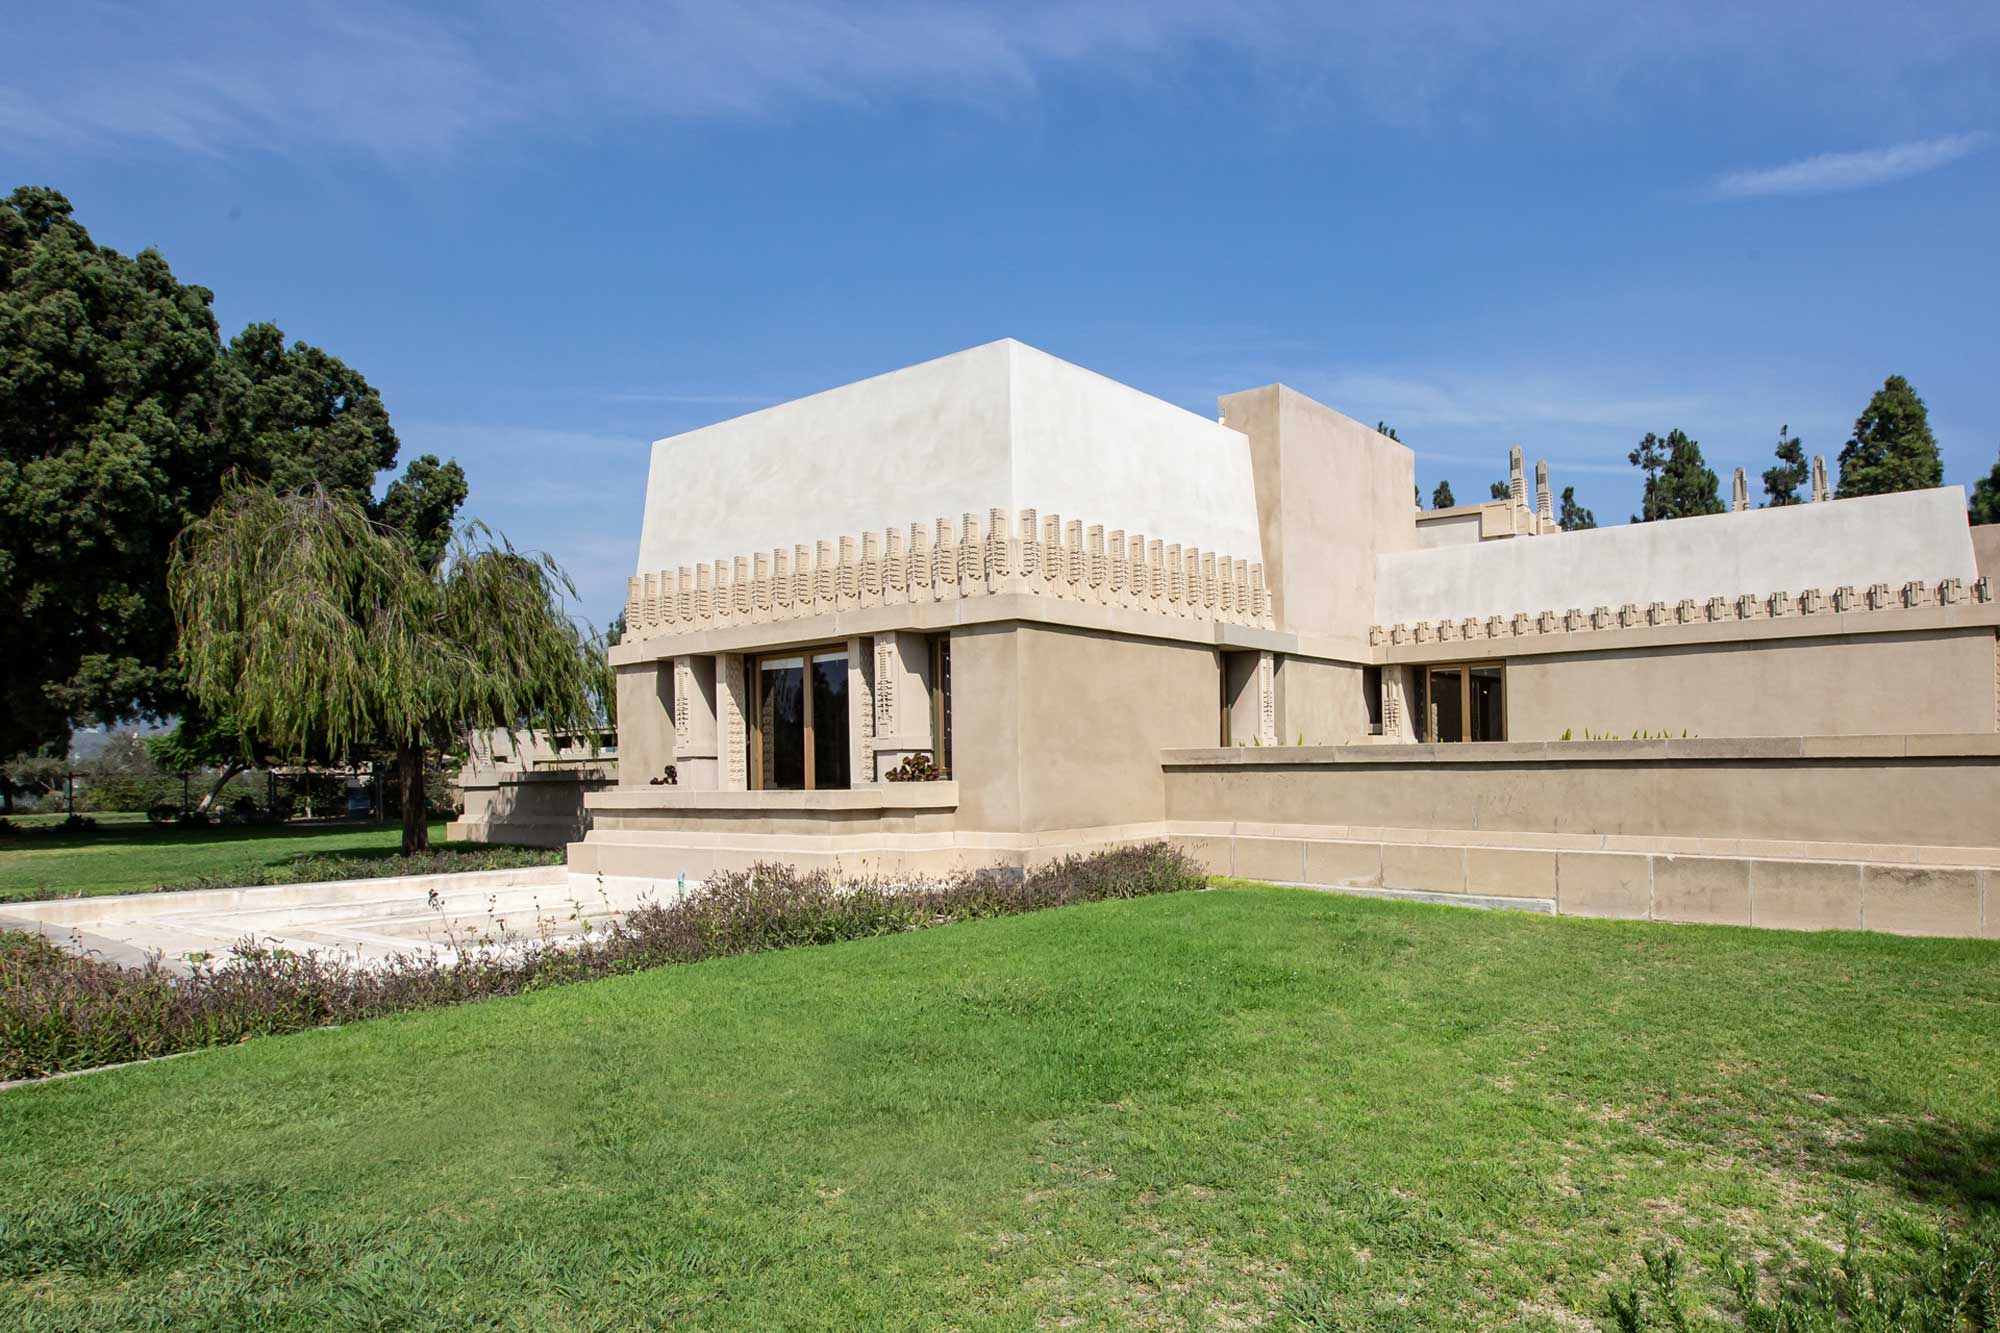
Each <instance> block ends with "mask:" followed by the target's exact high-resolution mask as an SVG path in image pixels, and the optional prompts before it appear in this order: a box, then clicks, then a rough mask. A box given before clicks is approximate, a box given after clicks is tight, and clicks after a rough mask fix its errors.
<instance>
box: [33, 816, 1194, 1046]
mask: <svg viewBox="0 0 2000 1333" xmlns="http://www.w3.org/2000/svg"><path fill="white" fill-rule="evenodd" d="M1204 882H1205V881H1204V879H1203V877H1202V874H1201V872H1200V871H1199V870H1198V869H1196V868H1195V866H1194V865H1193V863H1192V862H1190V861H1189V860H1188V859H1187V858H1186V856H1184V855H1183V854H1182V853H1181V852H1179V851H1178V850H1176V849H1174V848H1172V847H1170V846H1168V845H1167V844H1165V843H1154V844H1150V845H1147V846H1142V847H1127V848H1119V849H1116V850H1113V851H1106V852H1099V853H1096V854H1094V855H1091V856H1072V857H1068V858H1066V859H1064V860H1061V861H1057V862H1053V863H1051V864H1049V865H1046V866H1043V867H1041V868H1039V869H1037V870H1034V871H1031V872H1029V873H1027V874H1025V875H996V874H973V873H961V874H958V875H954V876H952V877H950V878H948V879H944V880H939V881H936V882H930V883H916V884H902V883H895V882H891V881H886V880H879V879H876V880H865V881H862V882H860V883H854V884H847V883H843V882H842V881H841V880H839V879H837V878H835V876H834V875H832V874H830V873H828V872H827V871H824V870H820V871H812V872H800V871H798V870H794V869H792V868H790V867H788V866H771V865H760V866H757V867H755V868H753V869H751V870H749V871H745V872H740V873H734V874H725V875H717V876H715V877H714V878H712V879H711V880H709V881H708V882H707V883H706V884H705V885H703V886H702V887H701V888H699V889H696V890H695V891H693V892H692V893H690V894H688V895H686V896H685V897H682V898H679V899H676V900H674V901H672V902H667V903H651V904H646V905H643V906H640V907H638V908H636V909H634V910H633V911H632V912H630V913H628V914H627V915H626V917H625V919H624V920H622V921H620V922H617V923H616V924H614V925H612V926H611V927H609V929H607V930H606V931H605V932H604V933H603V934H601V935H593V936H587V937H585V938H584V939H582V940H580V941H574V942H568V943H562V942H557V941H554V940H551V939H546V938H544V939H540V940H532V941H527V942H525V943H523V942H516V941H502V943H506V944H508V945H509V946H510V947H506V948H470V949H461V950H459V951H458V952H456V953H455V954H453V955H452V956H450V957H445V956H443V955H441V954H439V953H437V952H435V951H433V952H431V953H427V954H405V955H400V956H398V957H396V958H392V959H390V960H388V961H387V962H385V963H380V964H375V965H370V966H362V965H357V964H355V963H353V962H351V961H348V960H347V959H345V958H343V957H338V956H326V955H321V954H317V953H303V954H301V953H290V952H286V951H283V950H274V949H267V948H263V947H260V946H257V945H255V944H252V943H245V944H242V945H238V946H237V947H236V949H234V950H233V951H232V953H231V956H230V957H229V958H227V959H224V960H220V961H208V962H202V963H198V964H196V965H195V967H194V969H193V970H192V972H190V973H188V974H187V975H176V974H175V973H173V972H171V971H169V970H168V969H166V968H165V967H163V966H162V965H161V964H160V962H159V960H157V959H155V960H153V961H152V962H150V963H148V964H147V965H146V966H145V967H143V968H126V967H118V966H115V965H113V964H110V963H106V962H103V961H102V960H99V959H95V958H89V957H80V956H78V955H77V954H75V953H73V952H71V951H69V950H67V949H63V948H61V947H59V946H57V945H54V944H51V943H50V942H48V941H47V940H44V939H42V938H41V937H39V936H33V935H21V934H13V935H7V934H0V1079H4V1078H23V1077H32V1076H39V1075H44V1074H53V1073H58V1072H61V1071H63V1070H69V1069H83V1068H88V1067H89V1066H92V1065H102V1064H112V1063H116V1062H118V1061H121V1060H137V1059H145V1058H149V1057H152V1056H159V1055H167V1054H170V1053H172V1052H174V1051H185V1050H193V1049H195V1048H197V1047H201V1046H215V1045H225V1044H228V1043H232V1042H238V1041H243V1040H245V1039H247V1038H250V1037H257V1036H263V1035H266V1034H270V1033H278V1032H296V1031H299V1030H300V1029H303V1028H309V1027H319V1026H323V1025H325V1024H329V1023H345V1022H351V1021H353V1020H356V1019H363V1018H372V1017H375V1016H377V1015H381V1014H390V1013H397V1012H400V1011H403V1010H409V1009H426V1008H431V1007H434V1006H437V1005H446V1004H457V1003H461V1002H463V1001H466V1000H478V999H485V998H487V997H489V996H496V995H512V994H518V993H520V992H522V991H527V990H533V989H539V988H541V987H544V986H551V985H559V984H562V983H565V982H571V981H586V980H590V979H592V978H595V977H603V976H610V975H613V974H615V973H625V972H633V971H638V970H640V969H644V968H652V967H659V966H663V965H665V964H670V963H691V962H696V961H699V960H701V959H705V958H719V957H725V956H729V955H733V954H743V953H755V952H758V951H761V950H765V949H785V948H791V947H794V946H797V945H805V944H826V943H831V942H833V941H835V940H851V939H863V938H867V937H869V936H873V935H890V934H896V933H899V932H902V931H906V930H917V929H921V928H923V927H926V926H936V925H943V924H946V923H947V922H952V921H969V920H977V919H980V918H984V917H994V916H1005V915H1010V914H1013V913H1017V912H1031V911H1036V910H1038V909H1041V908H1044V907H1062V906H1066V905H1069V904H1073V903H1086V902H1099V901H1105V900H1109V899H1123V898H1138V897H1143V896H1146V895H1150V894H1156V893H1172V892H1176V891H1180V890H1187V889H1197V888H1200V887H1202V885H1203V883H1204ZM482 943H484V942H482Z"/></svg>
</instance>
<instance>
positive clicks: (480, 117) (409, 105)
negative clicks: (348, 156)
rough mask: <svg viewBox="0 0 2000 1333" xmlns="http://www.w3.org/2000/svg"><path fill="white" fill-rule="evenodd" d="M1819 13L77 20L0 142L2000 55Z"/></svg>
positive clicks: (1133, 10) (384, 146)
mask: <svg viewBox="0 0 2000 1333" xmlns="http://www.w3.org/2000/svg"><path fill="white" fill-rule="evenodd" d="M1828 4H1829V0H1767V2H1766V3H1764V4H1760V5H1755V6H1743V5H1741V4H1739V3H1734V2H1733V0H1688V3H1687V4H1684V5H1682V6H1676V7H1674V8H1673V9H1672V10H1671V11H1667V10H1661V11H1659V12H1654V11H1652V10H1648V9H1646V8H1644V7H1628V8H1627V9H1625V10H1621V11H1618V12H1617V13H1615V14H1611V13H1607V12H1606V11H1605V10H1604V9H1603V7H1602V6H1600V5H1596V4H1592V3H1590V0H1519V3H1516V4H1511V5H1506V6H1490V5H1479V4H1472V3H1428V4H1415V5H1413V4H1409V3H1406V0H1347V2H1346V3H1342V4H1338V5H1328V4H1325V3H1323V2H1321V0H1253V2H1251V3H1245V4H1241V5H1230V6H1222V5H1215V4H1213V3H1211V2H1210V0H848V2H847V3H813V2H812V0H574V3H571V4H566V5H563V6H560V7H550V6H547V5H541V4H534V3H530V0H465V3H463V4H460V5H457V6H451V7H438V8H436V9H430V10H421V9H418V8H416V7H415V6H412V5H409V4H407V3H400V2H399V0H295V2H294V3H290V4H283V5H263V6H254V5H253V6H249V7H241V6H239V7H234V8H223V7H218V6H213V5H193V6H188V5H182V6H162V5H157V4H144V3H129V2H127V0H71V2H70V3H68V4H64V5H45V6H40V7H38V8H36V9H34V10H33V11H32V12H24V13H23V15H22V16H21V17H20V19H19V21H17V22H13V23H11V24H10V25H9V31H8V37H9V43H10V45H9V52H10V54H12V55H14V56H15V60H14V61H13V62H12V64H11V66H10V70H9V79H8V82H7V84H6V86H5V87H4V88H0V141H4V142H6V143H7V144H8V145H9V146H10V147H13V148H16V149H24V150H25V149H42V150H47V149H55V150H59V151H75V150H77V149H79V148H102V147H105V146H107V145H125V144H133V143H137V144H162V143H164V144H167V145H171V146H173V147H175V148H179V149H183V150H186V151H190V152H196V153H204V154H222V153H227V152H232V151H239V150H245V149H248V150H254V151H265V152H272V153H280V154H286V155H297V156H307V155H311V154H315V153H321V152H325V151H327V150H329V149H331V150H337V151H342V152H360V153H366V154H373V155H377V156H380V157H383V158H388V159H399V160H408V159H418V160H422V159H428V158H436V157H439V156H443V155H448V154H451V153H454V152H456V151H458V150H460V149H461V148H463V147H464V146H465V145H467V144H468V143H469V142H471V141H474V140H476V139H479V138H481V137H484V136H491V135H494V134H498V133H535V134H556V135H561V134H569V133H575V132H577V131H578V130H579V129H580V128H587V127H589V126H595V125H601V124H602V123H604V122H606V121H608V120H631V119H667V120H701V119H713V118H718V117H734V118H746V117H747V118H757V117H769V116H780V115H785V114H788V113H791V112H793V111H795V110H797V109H798V108H801V107H812V106H815V105H820V106H824V105H835V106H854V107H869V106H874V105H880V104H885V103H887V102H888V101H889V100H891V99H895V98H901V97H910V96H915V97H923V98H930V99H933V100H936V101H940V102H950V103H956V104H959V105H965V106H977V107H988V108H1004V107H1006V106H1010V105H1012V104H1014V103H1017V102H1020V101H1023V100H1026V99H1030V98H1032V97H1034V96H1035V95H1036V94H1037V93H1038V92H1039V91H1040V89H1041V88H1042V87H1043V86H1044V84H1045V83H1046V82H1047V81H1048V80H1049V79H1051V78H1052V77H1054V76H1057V75H1060V74H1063V73H1065V72H1076V71H1079V70H1081V71H1085V72H1087V73H1088V74H1089V75H1090V76H1091V77H1092V78H1096V79H1102V78H1122V79H1125V80H1128V81H1130V82H1133V83H1135V84H1145V83H1150V82H1156V81H1162V80H1172V79H1176V78H1187V79H1190V80H1195V81H1200V80H1203V79H1205V78H1207V77H1211V75H1210V74H1209V71H1210V70H1211V69H1212V68H1213V61H1212V59H1211V58H1210V57H1212V56H1213V55H1214V54H1215V53H1217V52H1228V53H1237V54H1243V55H1247V56H1250V57H1252V58H1254V59H1255V60H1257V61H1258V62H1259V63H1260V64H1261V65H1262V66H1264V67H1265V69H1266V72H1267V73H1269V72H1271V71H1273V70H1275V69H1277V68H1279V67H1282V68H1284V69H1286V70H1288V71H1295V72H1296V75H1297V76H1296V77H1288V78H1276V77H1272V78H1267V79H1264V80H1260V82H1261V83H1264V84H1267V85H1271V86H1273V87H1284V88H1287V89H1292V90H1295V91H1296V94H1297V95H1298V96H1300V97H1302V98H1308V99H1310V100H1313V101H1315V102H1318V101H1321V100H1324V101H1327V102H1330V103H1334V104H1336V109H1338V110H1343V111H1349V112H1352V113H1353V114H1355V115H1357V116H1361V117H1366V118H1370V119H1377V120H1386V121H1390V122H1396V123H1409V122H1412V121H1417V120H1422V119H1424V118H1425V116H1426V115H1427V111H1428V108H1429V107H1430V106H1431V105H1432V104H1433V103H1437V102H1441V101H1442V100H1443V99H1445V98H1453V99H1456V100H1458V101H1461V102H1469V101H1486V102H1493V101H1499V100H1505V99H1515V98H1520V97H1523V96H1525V95H1526V94H1525V93H1524V92H1523V88H1524V86H1532V87H1534V88H1537V89H1540V90H1543V91H1544V92H1545V93H1546V92H1555V93H1559V94H1565V95H1567V94H1580V95H1586V96H1605V95H1608V94H1609V92H1610V90H1613V89H1616V88H1618V87H1619V86H1620V85H1621V83H1624V82H1626V79H1625V77H1624V76H1625V75H1626V74H1628V73H1630V72H1632V71H1641V72H1643V71H1647V70H1656V69H1658V68H1660V67H1661V65H1662V62H1672V61H1680V60H1687V59H1699V60H1707V61H1716V62H1728V65H1729V68H1731V69H1736V70H1746V69H1748V68H1749V67H1750V66H1751V65H1752V63H1753V62H1761V61H1762V60H1763V58H1764V55H1765V53H1767V52H1768V51H1769V50H1770V49H1772V48H1773V47H1782V48H1783V49H1784V50H1786V51H1787V53H1788V57H1789V60H1790V66H1791V68H1793V69H1794V70H1795V71H1796V72H1797V75H1798V77H1800V78H1807V77H1818V78H1821V79H1828V80H1830V79H1838V80H1839V81H1840V82H1841V83H1842V85H1843V86H1848V87H1853V88H1863V87H1866V88H1868V89H1871V90H1873V91H1874V92H1875V93H1876V95H1887V89H1888V88H1889V87H1890V86H1892V85H1893V82H1894V79H1895V78H1896V77H1897V75H1898V74H1899V73H1900V72H1902V71H1904V70H1908V69H1916V68H1927V67H1929V66H1931V65H1935V64H1936V63H1938V62H1941V61H1954V60H1955V61H1958V62H1960V63H1963V62H1965V61H1969V60H1977V59H1978V58H1980V52H1981V51H1982V50H1988V49H1990V48H1991V46H1992V45H1993V43H1994V42H1995V40H1996V33H2000V25H1996V23H1995V21H1994V20H1993V18H1992V17H1991V15H1990V14H1989V13H1987V12H1985V11H1986V10H1987V9H1989V8H1990V7H1984V6H1956V7H1954V8H1953V10H1952V11H1951V12H1948V13H1940V14H1937V15H1932V16H1930V18H1929V20H1928V22H1927V23H1926V24H1924V25H1923V27H1922V29H1921V32H1920V33H1918V34H1916V37H1920V38H1921V40H1916V39H1914V38H1913V34H1912V31H1911V25H1909V24H1908V23H1907V22H1906V21H1905V20H1904V19H1903V17H1902V16H1901V15H1900V14H1898V13H1892V12H1890V11H1888V10H1884V9H1883V8H1882V7H1880V6H1877V5H1871V4H1863V3H1852V4H1850V5H1844V6H1843V11H1844V12H1843V14H1842V16H1841V19H1840V21H1839V22H1829V21H1827V17H1826V14H1825V10H1826V8H1827V7H1828ZM1892 25H1893V29H1892ZM1892 36H1893V37H1894V38H1895V40H1893V41H1892V40H1889V39H1890V37H1892ZM1335 68H1337V69H1338V75H1337V76H1333V75H1330V74H1329V73H1328V71H1330V70H1333V69H1335ZM1530 68H1531V69H1532V70H1533V71H1534V74H1535V77H1533V78H1529V79H1523V78H1522V77H1521V74H1522V72H1523V70H1524V69H1530ZM1857 95H1858V94H1857Z"/></svg>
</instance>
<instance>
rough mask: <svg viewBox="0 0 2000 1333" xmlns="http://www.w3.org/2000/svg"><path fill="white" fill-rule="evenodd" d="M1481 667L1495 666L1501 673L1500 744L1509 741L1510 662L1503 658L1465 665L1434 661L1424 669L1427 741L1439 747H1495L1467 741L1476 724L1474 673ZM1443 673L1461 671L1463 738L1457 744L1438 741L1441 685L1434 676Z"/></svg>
mask: <svg viewBox="0 0 2000 1333" xmlns="http://www.w3.org/2000/svg"><path fill="white" fill-rule="evenodd" d="M1478 667H1492V668H1493V669H1494V670H1496V671H1498V672H1499V673H1500V736H1499V740H1500V741H1505V740H1506V739H1507V663H1506V661H1505V660H1504V659H1500V658H1478V659H1474V660H1468V661H1464V662H1433V663H1430V664H1429V665H1426V666H1425V667H1423V668H1422V670H1423V673H1424V739H1425V740H1426V741H1429V742H1430V743H1432V744H1436V745H1491V744H1495V743H1496V742H1493V741H1475V740H1469V739H1467V738H1466V735H1465V733H1466V732H1467V731H1468V730H1470V724H1471V721H1472V673H1473V671H1474V669H1476V668H1478ZM1439 671H1456V672H1458V726H1459V733H1460V734H1459V738H1458V739H1457V740H1455V741H1440V740H1438V738H1437V732H1438V728H1437V682H1436V681H1435V680H1434V679H1433V675H1434V673H1436V672H1439Z"/></svg>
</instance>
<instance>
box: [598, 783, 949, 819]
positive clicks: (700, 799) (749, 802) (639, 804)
mask: <svg viewBox="0 0 2000 1333" xmlns="http://www.w3.org/2000/svg"><path fill="white" fill-rule="evenodd" d="M584 803H585V804H586V805H588V806H589V807H590V808H591V809H592V810H605V811H611V810H618V811H655V810H657V811H664V812H667V813H670V814H698V813H703V812H707V811H729V812H739V811H751V812H764V813H778V812H783V811H791V810H803V811H812V810H843V811H864V812H865V811H873V810H953V809H956V808H957V807H958V784H957V783H956V782H881V783H876V784H875V785H873V786H867V787H846V788H840V789H834V790H828V791H696V790H691V789H687V788H681V787H623V788H620V789H618V790H616V791H601V792H593V793H591V794H590V795H589V796H587V797H585V798H584Z"/></svg>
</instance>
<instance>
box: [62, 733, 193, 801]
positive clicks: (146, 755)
mask: <svg viewBox="0 0 2000 1333" xmlns="http://www.w3.org/2000/svg"><path fill="white" fill-rule="evenodd" d="M75 770H76V776H77V784H76V795H77V808H78V809H82V810H98V811H105V810H116V811H138V810H145V809H146V808H148V807H149V806H152V805H154V804H156V803H157V802H160V801H166V800H174V801H178V800H179V799H180V795H181V783H180V779H179V778H176V777H174V776H172V775H171V774H167V773H163V772H161V771H160V769H159V767H158V765H156V764H155V763H154V762H153V756H152V751H151V750H150V748H149V747H148V745H147V742H146V740H145V739H144V738H142V737H140V736H137V735H135V734H133V733H132V732H118V733H114V734H113V735H111V736H109V737H107V738H106V739H105V744H104V748H103V749H102V750H100V751H99V752H98V753H97V754H95V755H93V756H92V757H91V758H89V759H85V760H82V761H81V762H79V763H78V764H76V766H75Z"/></svg>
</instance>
